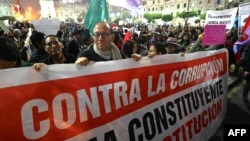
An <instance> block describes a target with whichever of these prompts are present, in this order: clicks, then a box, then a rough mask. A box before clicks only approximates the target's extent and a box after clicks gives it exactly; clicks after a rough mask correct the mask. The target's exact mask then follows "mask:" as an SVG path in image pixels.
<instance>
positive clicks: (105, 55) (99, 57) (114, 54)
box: [75, 21, 141, 66]
mask: <svg viewBox="0 0 250 141" xmlns="http://www.w3.org/2000/svg"><path fill="white" fill-rule="evenodd" d="M93 33H94V34H93V39H94V44H92V45H90V46H89V48H88V49H86V50H83V51H81V52H80V53H79V54H78V58H77V60H76V62H75V64H79V65H82V66H85V65H87V64H88V63H89V62H90V61H94V62H98V61H109V60H120V59H124V58H126V57H125V55H124V54H123V53H122V52H121V51H120V50H119V49H118V47H117V46H116V45H115V44H114V43H113V41H114V38H115V35H114V32H113V31H112V29H111V27H110V25H109V24H108V23H107V22H104V21H101V22H98V23H97V24H96V25H95V27H94V30H93ZM132 57H133V58H134V60H140V58H141V56H140V55H138V54H134V55H133V56H132Z"/></svg>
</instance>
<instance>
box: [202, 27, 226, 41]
mask: <svg viewBox="0 0 250 141" xmlns="http://www.w3.org/2000/svg"><path fill="white" fill-rule="evenodd" d="M225 39H226V25H206V26H205V28H204V37H203V39H202V44H203V45H216V44H224V43H225Z"/></svg>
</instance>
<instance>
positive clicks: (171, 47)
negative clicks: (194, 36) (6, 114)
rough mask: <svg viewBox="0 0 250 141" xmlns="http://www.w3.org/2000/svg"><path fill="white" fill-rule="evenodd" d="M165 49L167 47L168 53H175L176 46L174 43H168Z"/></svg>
mask: <svg viewBox="0 0 250 141" xmlns="http://www.w3.org/2000/svg"><path fill="white" fill-rule="evenodd" d="M165 49H166V51H167V53H168V54H172V53H175V50H176V46H175V45H173V44H167V45H166V46H165Z"/></svg>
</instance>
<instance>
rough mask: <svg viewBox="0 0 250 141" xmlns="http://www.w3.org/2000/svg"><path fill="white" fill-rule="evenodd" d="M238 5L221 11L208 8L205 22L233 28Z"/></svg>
mask: <svg viewBox="0 0 250 141" xmlns="http://www.w3.org/2000/svg"><path fill="white" fill-rule="evenodd" d="M237 11H238V7H236V8H231V9H225V10H221V11H216V10H208V11H207V12H206V20H205V24H212V25H218V24H219V25H221V24H222V25H226V29H231V28H232V27H233V25H234V19H235V17H236V14H237Z"/></svg>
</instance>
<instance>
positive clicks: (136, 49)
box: [133, 44, 138, 53]
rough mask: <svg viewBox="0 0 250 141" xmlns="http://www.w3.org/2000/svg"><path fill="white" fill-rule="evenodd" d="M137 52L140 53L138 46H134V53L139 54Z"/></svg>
mask: <svg viewBox="0 0 250 141" xmlns="http://www.w3.org/2000/svg"><path fill="white" fill-rule="evenodd" d="M137 51H138V47H137V44H134V46H133V53H137Z"/></svg>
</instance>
